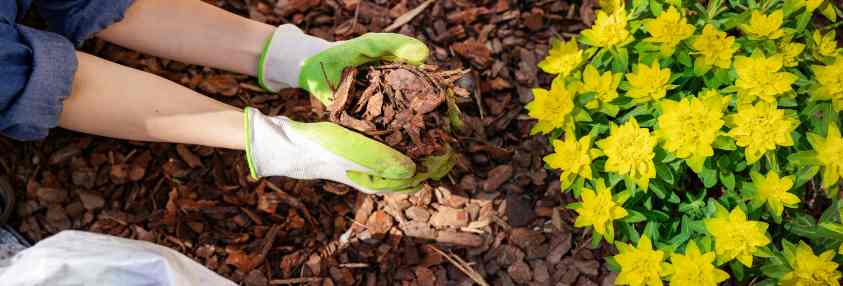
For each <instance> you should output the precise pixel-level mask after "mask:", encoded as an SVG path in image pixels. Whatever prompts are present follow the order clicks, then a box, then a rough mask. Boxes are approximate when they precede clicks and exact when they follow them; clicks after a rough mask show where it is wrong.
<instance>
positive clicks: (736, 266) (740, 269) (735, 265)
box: [729, 260, 744, 281]
mask: <svg viewBox="0 0 843 286" xmlns="http://www.w3.org/2000/svg"><path fill="white" fill-rule="evenodd" d="M729 268H730V269H732V274H734V275H735V280H738V281H743V279H744V266H743V264H741V263H740V262H738V260H732V262H730V263H729Z"/></svg>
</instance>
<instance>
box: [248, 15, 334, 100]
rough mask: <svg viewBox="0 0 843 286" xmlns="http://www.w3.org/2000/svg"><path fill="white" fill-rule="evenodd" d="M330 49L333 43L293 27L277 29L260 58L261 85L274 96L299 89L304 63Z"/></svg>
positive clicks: (285, 26)
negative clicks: (284, 90)
mask: <svg viewBox="0 0 843 286" xmlns="http://www.w3.org/2000/svg"><path fill="white" fill-rule="evenodd" d="M331 46H332V44H331V42H328V41H325V40H323V39H320V38H318V37H314V36H310V35H307V34H305V33H304V32H303V31H302V30H301V29H299V28H298V27H296V26H294V25H292V24H284V25H281V26H278V28H277V29H275V33H273V34H272V36H271V37H270V38H269V39H268V40H267V43H266V46H265V47H264V51H263V54H262V55H261V58H260V63H259V66H258V69H259V70H258V82H259V83H260V84H261V86H262V87H263V88H264V89H266V90H269V91H272V92H277V91H279V90H281V89H282V88H285V87H299V75H300V73H301V66H302V64H303V63H304V60H305V59H307V58H309V57H311V56H313V55H315V54H317V53H319V52H321V51H323V50H325V49H327V48H330V47H331Z"/></svg>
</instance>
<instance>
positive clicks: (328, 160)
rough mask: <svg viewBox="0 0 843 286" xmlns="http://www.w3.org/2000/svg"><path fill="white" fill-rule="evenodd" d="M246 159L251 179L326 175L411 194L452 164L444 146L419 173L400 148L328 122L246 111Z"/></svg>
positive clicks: (374, 189) (375, 190)
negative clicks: (298, 119)
mask: <svg viewBox="0 0 843 286" xmlns="http://www.w3.org/2000/svg"><path fill="white" fill-rule="evenodd" d="M245 124H246V158H247V161H248V164H249V170H250V172H251V175H252V177H254V178H258V177H264V176H287V177H291V178H296V179H325V180H331V181H334V182H339V183H343V184H346V185H348V186H351V187H353V188H355V189H358V190H360V191H363V192H366V193H394V192H412V191H416V190H418V189H419V185H420V183H421V182H423V181H424V180H426V179H428V178H433V179H436V180H438V179H440V178H442V177H443V176H444V175H445V174H447V172H448V171H450V169H451V167H453V165H454V156H453V154H452V152H451V151H450V150H449V152H447V154H445V155H442V156H433V157H430V158H426V159H425V160H424V162H423V165H424V167H425V171H424V172H420V173H418V174H416V165H415V163H413V161H412V160H411V159H410V158H408V157H407V156H404V155H403V154H401V153H400V152H398V151H396V150H394V149H392V148H389V147H387V146H386V145H384V144H382V143H380V142H377V141H375V140H372V139H369V138H367V137H365V136H363V135H361V134H359V133H356V132H354V131H351V130H348V129H345V128H343V127H341V126H339V125H337V124H334V123H329V122H321V123H301V122H296V121H293V120H290V119H289V118H287V117H284V116H276V117H271V116H266V115H263V114H261V112H260V111H259V110H257V109H254V108H246V110H245Z"/></svg>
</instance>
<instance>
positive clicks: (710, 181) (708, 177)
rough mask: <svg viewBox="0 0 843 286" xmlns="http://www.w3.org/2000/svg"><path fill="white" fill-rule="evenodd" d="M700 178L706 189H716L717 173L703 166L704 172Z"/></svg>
mask: <svg viewBox="0 0 843 286" xmlns="http://www.w3.org/2000/svg"><path fill="white" fill-rule="evenodd" d="M699 176H700V179H701V180H702V181H703V185H705V187H706V188H711V187H714V185H716V184H717V171H716V170H714V169H711V168H709V167H707V166H703V169H702V172H701V173H700V174H699Z"/></svg>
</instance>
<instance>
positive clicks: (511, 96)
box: [0, 0, 614, 285]
mask: <svg viewBox="0 0 843 286" xmlns="http://www.w3.org/2000/svg"><path fill="white" fill-rule="evenodd" d="M207 2H210V3H213V4H215V5H218V6H220V7H222V8H224V9H227V10H229V11H232V12H235V13H238V14H241V15H244V16H247V17H251V18H253V19H256V20H259V21H265V22H268V23H271V24H280V23H294V24H296V25H298V26H299V27H302V28H303V29H305V30H306V31H308V32H309V33H311V34H314V35H317V36H320V37H323V38H326V39H336V40H342V39H348V38H351V37H354V36H357V35H360V34H362V33H365V32H369V31H383V30H384V29H385V28H387V27H389V28H390V30H392V31H393V32H398V33H402V34H406V35H412V36H415V37H417V38H419V39H421V40H422V41H424V42H425V43H427V44H428V45H429V46H430V48H431V57H430V60H429V63H431V64H435V65H437V66H439V67H441V68H443V69H445V70H462V69H468V70H469V71H468V73H467V74H466V75H465V76H464V77H462V78H461V79H460V80H459V81H457V82H456V83H455V85H456V86H458V87H459V88H461V89H464V90H466V91H468V92H469V96H468V97H462V98H460V102H459V104H460V108H461V109H462V113H463V116H464V117H463V119H464V123H465V125H466V131H464V132H461V133H460V134H458V135H457V136H455V138H454V141H455V142H457V143H456V144H459V146H458V147H459V149H460V150H462V153H461V154H460V155H459V156H458V158H457V160H456V161H457V163H456V167H455V168H454V171H453V172H452V173H451V174H450V175H449V176H448V177H446V178H445V179H444V180H443V182H441V183H440V184H438V186H436V187H431V186H428V187H425V188H424V189H423V190H422V191H420V192H418V193H416V194H413V195H392V196H370V195H365V194H362V193H359V192H355V191H352V190H350V189H349V188H348V187H345V186H343V185H340V184H335V183H330V182H324V181H299V180H292V179H287V178H268V179H263V180H260V181H257V182H255V181H250V180H249V179H248V178H247V175H248V170H247V167H246V164H245V160H244V157H243V153H242V152H239V151H230V150H222V149H213V148H207V147H202V146H186V145H179V144H162V143H142V142H127V141H119V140H111V139H106V138H101V137H94V136H88V135H83V134H78V133H73V132H69V131H65V130H54V131H53V132H52V133H51V135H50V137H49V138H47V139H46V140H43V141H39V142H32V143H21V142H14V141H10V140H8V139H3V138H0V150H3V151H1V152H0V172H5V173H7V174H11V177H12V181H13V185H14V186H15V187H16V188H17V190H18V195H19V198H20V200H19V201H20V202H21V203H20V204H19V206H18V211H17V214H16V216H15V217H14V218H13V225H14V226H15V227H16V228H18V229H19V230H20V231H21V232H22V233H23V234H24V235H25V236H27V237H28V238H29V239H31V240H33V241H38V240H40V239H43V238H45V237H47V236H49V235H50V234H53V233H56V232H59V231H61V230H64V229H81V230H88V231H93V232H99V233H106V234H112V235H117V236H121V237H128V238H133V239H139V240H146V241H152V242H155V243H158V244H162V245H165V246H168V247H171V248H173V249H175V250H178V251H180V252H182V253H184V254H186V255H187V256H189V257H191V258H193V259H195V260H196V261H198V262H199V263H201V264H203V265H206V266H207V267H209V268H210V269H212V270H214V271H216V272H218V273H220V274H221V275H223V276H225V277H228V278H230V279H232V280H234V281H235V282H238V283H242V284H243V285H280V284H288V283H292V284H306V285H472V284H474V283H478V284H486V283H487V284H486V285H573V284H576V285H598V284H602V285H611V284H612V282H613V280H614V276H613V275H612V274H610V273H609V272H608V271H607V269H606V268H605V267H604V266H602V260H601V259H600V257H602V256H603V255H605V254H607V253H608V252H610V251H611V250H610V249H608V248H606V247H602V248H599V249H595V250H592V249H590V248H588V245H589V241H590V235H589V234H588V233H583V231H582V230H575V229H573V228H572V227H571V225H572V224H573V214H572V212H571V211H570V210H566V209H564V208H563V206H564V204H565V202H568V201H571V200H572V199H571V197H570V195H568V194H561V193H560V192H559V184H558V174H556V173H555V172H553V171H549V170H546V169H544V168H543V162H542V160H541V158H542V156H544V155H546V154H547V153H549V152H550V148H549V146H548V143H547V140H546V139H545V138H543V137H541V136H530V134H529V130H530V127H531V126H532V124H534V122H533V121H532V120H530V119H529V118H527V117H526V115H525V110H524V108H523V105H524V104H525V103H527V102H529V101H530V100H531V99H532V96H531V94H530V88H531V87H534V86H539V85H541V86H548V84H549V80H550V78H548V77H547V76H546V75H540V73H539V72H538V71H537V69H536V63H537V61H539V60H540V59H541V58H543V57H544V54H545V53H546V51H547V49H548V46H547V45H548V42H549V41H548V40H549V38H550V37H551V36H560V35H566V36H567V35H570V33H575V32H576V31H578V30H580V29H582V28H583V27H585V24H584V23H583V22H590V21H591V19H593V17H594V16H593V12H592V6H593V1H585V3H584V4H583V5H576V6H574V5H570V4H568V3H566V2H565V1H556V0H549V1H514V0H513V1H508V0H487V1H469V0H440V1H431V2H430V3H429V4H427V5H426V7H425V8H424V9H423V10H422V11H421V12H420V13H418V15H417V16H415V17H413V18H412V19H411V20H410V21H409V22H406V23H404V24H401V25H398V26H394V28H393V27H390V25H391V24H393V23H394V22H396V21H399V22H400V21H404V20H406V19H409V18H410V17H409V16H412V15H407V14H408V12H411V10H413V9H414V8H416V7H419V5H421V4H422V2H423V1H417V0H402V1H387V0H286V1H285V0H278V1H256V0H231V1H221V0H218V1H207ZM399 24H400V23H399ZM566 38H567V37H566ZM84 50H86V51H89V52H92V53H95V54H97V55H99V56H101V57H103V58H106V59H110V60H113V61H116V62H119V63H121V64H125V65H128V66H132V67H135V68H138V69H142V70H145V71H148V72H151V73H155V74H158V75H161V76H163V77H166V78H168V79H171V80H173V81H175V82H178V83H180V84H182V85H185V86H187V87H190V88H193V89H196V90H198V91H200V92H202V93H204V94H207V95H209V96H213V97H214V98H217V99H220V100H223V101H225V102H227V103H229V104H232V105H235V106H240V107H243V106H254V107H257V108H259V109H261V110H262V111H263V112H264V113H266V114H271V115H279V114H283V115H287V116H291V117H292V118H294V119H297V120H305V121H317V120H328V119H329V115H330V114H329V113H330V112H329V111H328V110H327V109H326V107H324V106H321V104H320V103H318V102H317V101H315V100H313V99H311V98H310V97H309V96H308V95H307V94H305V93H303V92H301V91H297V90H284V91H282V92H280V93H278V94H267V93H264V92H262V91H261V90H260V89H259V88H258V87H257V85H256V83H255V81H254V79H252V78H249V77H246V76H241V75H234V74H230V73H226V72H220V71H216V70H211V69H207V68H202V67H197V66H191V65H185V64H182V63H178V62H173V61H168V60H163V59H159V58H154V57H149V56H145V55H141V54H138V53H135V52H132V51H128V50H125V49H121V48H119V47H115V46H112V45H108V44H105V43H103V42H99V41H92V42H90V43H88V44H87V45H86V46H85V48H84Z"/></svg>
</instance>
